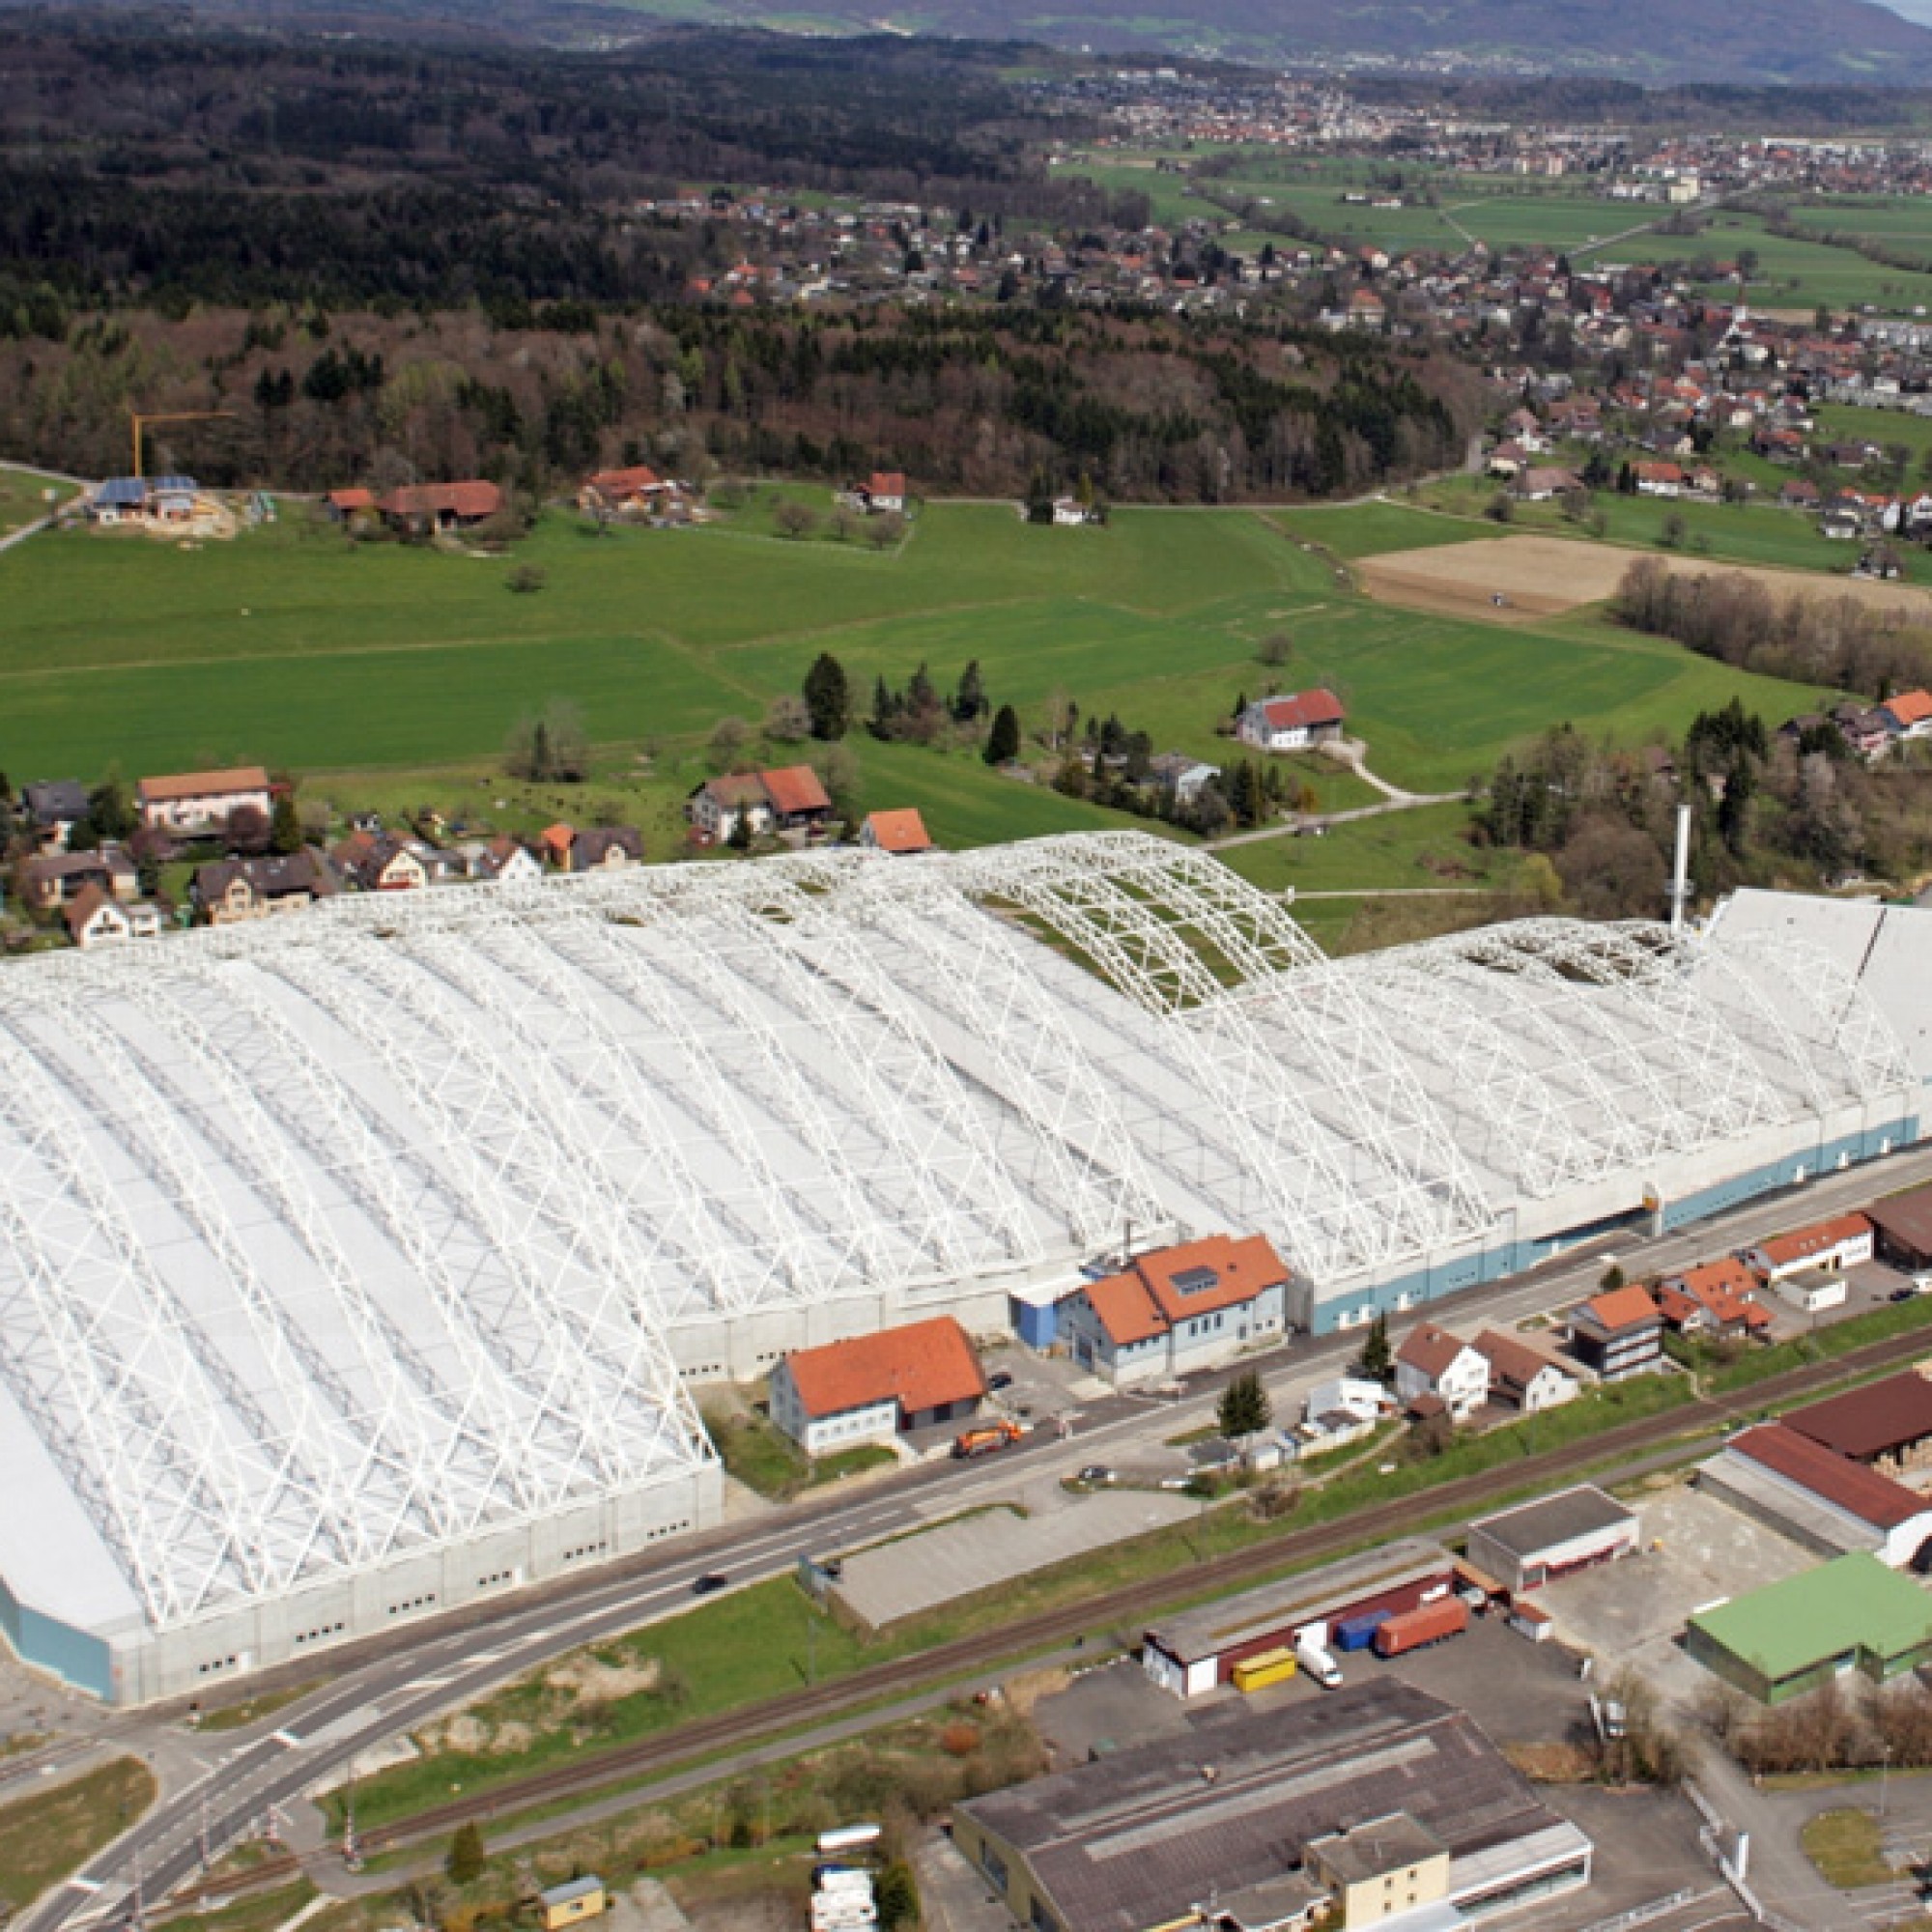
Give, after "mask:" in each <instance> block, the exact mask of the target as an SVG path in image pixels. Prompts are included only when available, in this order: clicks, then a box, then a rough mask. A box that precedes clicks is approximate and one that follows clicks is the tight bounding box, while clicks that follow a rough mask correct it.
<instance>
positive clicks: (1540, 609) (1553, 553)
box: [1354, 536, 1932, 623]
mask: <svg viewBox="0 0 1932 1932" xmlns="http://www.w3.org/2000/svg"><path fill="white" fill-rule="evenodd" d="M1855 548H1856V546H1853V545H1847V546H1846V549H1847V550H1848V551H1851V550H1854V549H1855ZM1641 554H1645V553H1642V552H1638V551H1634V550H1627V549H1625V548H1623V547H1622V546H1621V545H1616V544H1597V543H1585V542H1583V541H1582V540H1580V539H1576V538H1570V537H1541V536H1520V537H1491V538H1489V539H1487V540H1484V541H1481V542H1476V543H1465V544H1446V545H1441V546H1438V547H1436V548H1434V549H1430V550H1407V551H1394V552H1390V553H1388V554H1385V555H1382V556H1372V557H1364V558H1362V559H1361V560H1360V561H1358V562H1357V563H1356V564H1355V566H1354V569H1355V575H1356V578H1357V580H1358V581H1359V582H1360V584H1361V587H1362V589H1363V590H1364V591H1366V592H1367V593H1368V595H1369V596H1371V597H1373V598H1376V599H1378V601H1379V602H1381V603H1384V604H1402V605H1406V606H1407V607H1409V608H1410V609H1412V610H1418V611H1439V612H1442V613H1444V614H1448V615H1455V616H1463V617H1483V618H1487V619H1489V620H1491V621H1492V622H1494V623H1527V622H1530V621H1533V620H1534V619H1536V618H1538V617H1552V616H1557V615H1560V614H1561V613H1562V612H1564V611H1574V610H1577V609H1578V608H1579V607H1580V606H1582V605H1585V604H1601V603H1602V602H1603V601H1604V600H1605V598H1608V597H1612V596H1614V595H1615V594H1616V588H1617V585H1618V584H1619V583H1620V582H1622V581H1623V575H1624V572H1625V571H1626V570H1628V569H1629V568H1630V566H1631V564H1632V563H1633V562H1634V560H1635V559H1636V558H1637V556H1639V555H1641ZM1649 554H1652V555H1655V554H1657V553H1655V552H1651V553H1649ZM1850 560H1851V559H1850V558H1849V557H1848V558H1847V561H1848V562H1849V561H1850ZM1662 561H1663V563H1664V565H1665V567H1666V568H1668V569H1669V570H1671V571H1673V572H1675V573H1677V574H1678V575H1680V576H1684V575H1690V576H1710V575H1714V574H1715V575H1720V576H1728V575H1731V574H1734V573H1735V574H1739V575H1742V576H1745V577H1749V578H1752V579H1754V580H1755V581H1756V582H1759V583H1762V584H1763V585H1764V586H1765V588H1766V589H1768V590H1769V591H1771V592H1772V593H1773V594H1774V595H1775V596H1788V595H1791V594H1792V593H1794V592H1796V593H1797V594H1798V595H1800V596H1805V597H1856V598H1858V599H1859V600H1860V602H1861V603H1865V604H1872V605H1876V606H1878V607H1879V608H1880V609H1882V610H1892V611H1904V612H1907V613H1909V614H1912V615H1915V616H1918V617H1922V618H1924V619H1926V620H1927V621H1928V622H1932V591H1926V590H1924V589H1921V588H1919V587H1918V586H1917V585H1914V584H1910V583H1881V582H1876V581H1874V580H1871V579H1866V578H1854V577H1827V576H1823V575H1820V574H1819V573H1817V572H1814V571H1801V570H1771V569H1766V568H1765V567H1763V566H1762V565H1756V564H1737V563H1720V562H1714V561H1712V560H1710V559H1707V558H1703V557H1686V556H1665V557H1663V558H1662ZM1498 596H1501V597H1504V598H1506V599H1507V600H1508V601H1507V603H1505V604H1502V605H1498V604H1497V603H1496V602H1495V601H1494V600H1495V599H1496V598H1497V597H1498Z"/></svg>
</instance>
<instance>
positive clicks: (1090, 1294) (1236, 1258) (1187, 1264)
mask: <svg viewBox="0 0 1932 1932" xmlns="http://www.w3.org/2000/svg"><path fill="white" fill-rule="evenodd" d="M1288 1282H1289V1267H1288V1264H1287V1263H1285V1262H1284V1261H1283V1260H1282V1259H1281V1257H1280V1256H1279V1255H1278V1254H1276V1253H1275V1251H1274V1249H1273V1248H1272V1247H1270V1246H1269V1244H1268V1243H1267V1241H1266V1240H1264V1238H1263V1237H1262V1236H1259V1235H1250V1236H1246V1237H1245V1238H1244V1239H1241V1240H1236V1239H1235V1238H1233V1236H1228V1235H1210V1236H1208V1238H1207V1239H1205V1240H1200V1241H1187V1242H1183V1243H1182V1244H1181V1245H1179V1247H1172V1248H1158V1249H1156V1250H1155V1251H1154V1252H1153V1253H1151V1254H1147V1255H1141V1256H1138V1257H1137V1258H1136V1259H1135V1260H1134V1261H1133V1262H1131V1263H1130V1264H1128V1265H1127V1266H1126V1267H1124V1268H1122V1270H1121V1272H1120V1273H1118V1274H1110V1275H1103V1276H1102V1277H1101V1278H1100V1279H1099V1280H1097V1281H1090V1282H1088V1283H1086V1284H1085V1285H1084V1286H1083V1287H1081V1288H1078V1289H1076V1290H1075V1291H1074V1292H1073V1293H1071V1294H1070V1295H1068V1296H1067V1297H1066V1299H1065V1301H1063V1302H1062V1303H1061V1304H1060V1308H1059V1326H1060V1330H1061V1333H1062V1334H1063V1335H1064V1336H1065V1340H1066V1343H1067V1346H1068V1347H1069V1348H1070V1349H1071V1350H1072V1352H1073V1358H1074V1360H1075V1361H1077V1362H1078V1363H1079V1364H1080V1365H1081V1366H1082V1367H1083V1368H1086V1369H1091V1370H1093V1371H1094V1374H1096V1375H1099V1376H1103V1377H1105V1378H1107V1379H1108V1380H1109V1381H1112V1382H1115V1383H1117V1384H1121V1385H1125V1384H1127V1383H1131V1382H1139V1381H1148V1380H1154V1379H1160V1378H1166V1377H1168V1376H1172V1375H1175V1374H1177V1373H1179V1371H1181V1370H1184V1369H1199V1368H1209V1367H1212V1366H1213V1365H1214V1364H1215V1363H1217V1362H1225V1361H1227V1360H1229V1359H1230V1358H1231V1357H1233V1356H1234V1355H1236V1354H1237V1353H1238V1352H1239V1351H1240V1350H1242V1349H1244V1348H1250V1347H1253V1346H1255V1345H1256V1344H1258V1343H1261V1342H1264V1341H1269V1340H1272V1339H1273V1338H1275V1337H1278V1336H1279V1335H1280V1334H1281V1332H1282V1324H1283V1321H1284V1320H1285V1317H1286V1311H1287V1302H1288Z"/></svg>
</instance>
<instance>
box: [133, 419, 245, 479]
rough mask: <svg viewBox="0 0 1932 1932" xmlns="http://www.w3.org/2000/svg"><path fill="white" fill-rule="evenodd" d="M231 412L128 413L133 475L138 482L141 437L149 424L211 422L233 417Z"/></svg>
mask: <svg viewBox="0 0 1932 1932" xmlns="http://www.w3.org/2000/svg"><path fill="white" fill-rule="evenodd" d="M234 414H235V412H234V411H233V410H174V411H171V412H169V413H168V414H166V415H152V416H144V415H142V414H140V413H139V412H136V411H134V410H129V411H128V420H129V421H130V422H131V423H132V424H133V426H134V475H135V478H136V479H137V480H138V479H139V477H140V476H141V474H142V470H141V435H142V432H143V431H144V430H146V429H147V427H148V425H149V424H150V423H186V422H212V421H213V420H214V418H216V417H217V416H228V417H233V415H234Z"/></svg>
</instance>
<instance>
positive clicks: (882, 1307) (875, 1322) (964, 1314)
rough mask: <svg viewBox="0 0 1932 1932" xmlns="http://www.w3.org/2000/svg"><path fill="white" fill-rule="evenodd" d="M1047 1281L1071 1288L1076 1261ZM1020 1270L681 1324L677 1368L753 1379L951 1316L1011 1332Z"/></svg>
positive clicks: (697, 1379)
mask: <svg viewBox="0 0 1932 1932" xmlns="http://www.w3.org/2000/svg"><path fill="white" fill-rule="evenodd" d="M1041 1274H1042V1276H1043V1277H1044V1278H1046V1279H1048V1280H1053V1281H1058V1282H1064V1283H1065V1287H1066V1289H1067V1290H1068V1292H1069V1293H1070V1292H1071V1291H1072V1290H1073V1289H1074V1288H1075V1287H1077V1286H1078V1285H1079V1281H1080V1275H1079V1271H1078V1269H1077V1267H1076V1266H1075V1265H1074V1264H1073V1263H1072V1262H1071V1261H1062V1262H1056V1263H1054V1264H1051V1265H1050V1266H1049V1267H1047V1268H1043V1269H1042V1270H1041ZM1020 1279H1021V1277H1019V1276H1016V1275H1002V1276H1000V1277H998V1278H997V1279H989V1280H981V1281H968V1282H961V1283H958V1284H956V1285H945V1284H935V1286H934V1287H933V1289H932V1291H931V1293H919V1292H917V1291H915V1292H913V1293H904V1292H901V1291H898V1290H881V1291H879V1292H878V1293H870V1294H854V1295H846V1296H843V1297H841V1298H840V1299H838V1300H837V1301H818V1302H809V1303H799V1304H796V1305H792V1306H788V1307H783V1308H758V1309H751V1310H748V1311H746V1312H744V1313H742V1314H734V1315H723V1316H719V1317H716V1318H714V1319H709V1320H702V1321H686V1322H681V1323H679V1324H678V1325H677V1326H676V1327H673V1328H671V1329H669V1330H668V1331H667V1339H668V1342H669V1344H670V1349H671V1353H672V1356H673V1357H674V1359H675V1360H676V1362H677V1366H678V1371H679V1373H680V1374H681V1375H682V1376H683V1377H684V1378H685V1380H686V1381H687V1382H690V1383H692V1384H694V1385H696V1384H700V1383H704V1382H751V1381H757V1380H759V1379H760V1378H763V1377H765V1376H768V1375H770V1374H771V1372H772V1370H773V1369H774V1368H776V1367H777V1366H778V1364H779V1363H780V1362H781V1360H782V1359H783V1358H784V1357H785V1356H786V1355H789V1354H790V1353H792V1352H793V1350H798V1349H816V1348H821V1347H822V1346H823V1345H824V1344H826V1343H827V1342H845V1341H849V1340H851V1338H852V1337H853V1336H855V1335H876V1334H877V1333H878V1332H879V1330H880V1329H882V1328H897V1327H902V1326H904V1325H905V1324H906V1323H907V1322H911V1321H926V1320H928V1319H929V1318H930V1317H932V1316H935V1315H951V1316H952V1317H954V1318H955V1319H956V1320H957V1321H958V1322H959V1324H960V1325H961V1326H962V1327H963V1328H964V1329H965V1330H966V1332H967V1333H968V1334H969V1335H1007V1334H1010V1333H1011V1332H1012V1326H1013V1311H1012V1298H1011V1296H1010V1294H1009V1289H1010V1288H1012V1287H1013V1286H1014V1285H1015V1284H1016V1283H1017V1282H1018V1281H1019V1280H1020Z"/></svg>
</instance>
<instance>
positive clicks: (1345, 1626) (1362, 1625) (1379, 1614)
mask: <svg viewBox="0 0 1932 1932" xmlns="http://www.w3.org/2000/svg"><path fill="white" fill-rule="evenodd" d="M1388 1618H1389V1613H1388V1612H1387V1611H1386V1610H1365V1611H1364V1612H1363V1613H1362V1614H1361V1615H1360V1616H1359V1617H1344V1618H1343V1619H1342V1621H1341V1622H1340V1623H1338V1624H1336V1625H1335V1626H1334V1628H1333V1629H1332V1630H1331V1632H1330V1633H1329V1634H1330V1635H1331V1636H1333V1637H1334V1639H1335V1648H1336V1649H1337V1650H1367V1649H1368V1647H1369V1646H1370V1645H1371V1644H1372V1643H1374V1642H1375V1640H1376V1632H1377V1631H1378V1629H1379V1628H1380V1627H1381V1626H1382V1625H1383V1624H1385V1623H1387V1622H1388Z"/></svg>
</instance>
